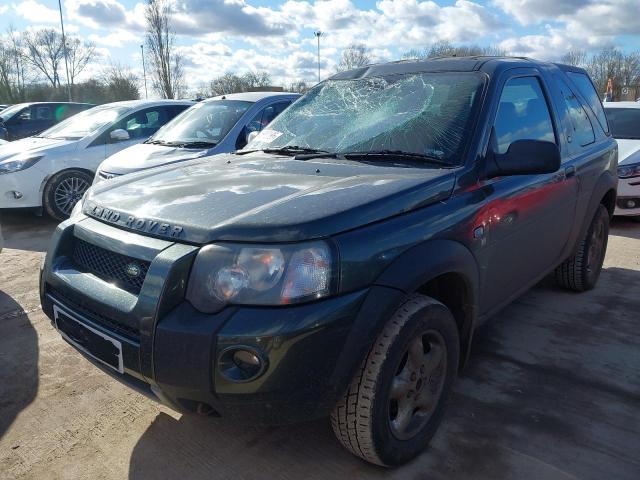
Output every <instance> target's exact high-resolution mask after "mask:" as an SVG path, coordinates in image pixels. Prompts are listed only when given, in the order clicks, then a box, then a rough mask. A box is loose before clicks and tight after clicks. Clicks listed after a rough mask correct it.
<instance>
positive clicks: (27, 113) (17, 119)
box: [11, 107, 33, 123]
mask: <svg viewBox="0 0 640 480" xmlns="http://www.w3.org/2000/svg"><path fill="white" fill-rule="evenodd" d="M32 110H33V108H32V107H26V108H24V109H22V110H20V111H19V112H18V113H16V114H15V115H14V116H13V118H12V119H11V123H27V122H30V121H31V119H32V118H33V115H32Z"/></svg>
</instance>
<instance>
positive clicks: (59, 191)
mask: <svg viewBox="0 0 640 480" xmlns="http://www.w3.org/2000/svg"><path fill="white" fill-rule="evenodd" d="M92 181H93V178H92V177H91V175H89V174H88V173H87V172H84V171H82V170H75V169H74V170H65V171H63V172H59V173H57V174H55V175H54V176H53V177H51V179H50V180H49V181H48V182H47V185H46V186H45V187H44V193H43V203H44V208H45V210H46V212H47V214H48V215H50V216H51V217H53V218H55V219H56V220H60V221H62V220H65V219H67V218H69V215H71V211H72V210H73V207H75V205H76V203H78V201H79V200H80V199H81V198H82V196H83V195H84V192H86V191H87V189H88V188H89V187H90V186H91V182H92Z"/></svg>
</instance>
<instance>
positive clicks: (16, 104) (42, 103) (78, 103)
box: [7, 100, 95, 107]
mask: <svg viewBox="0 0 640 480" xmlns="http://www.w3.org/2000/svg"><path fill="white" fill-rule="evenodd" d="M52 103H55V104H56V105H90V106H95V105H94V104H93V103H83V102H57V101H55V100H51V101H50V102H24V103H14V104H13V105H7V106H8V107H9V106H10V107H18V106H24V107H28V106H30V105H50V104H52Z"/></svg>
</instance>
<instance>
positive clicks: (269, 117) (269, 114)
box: [262, 101, 291, 128]
mask: <svg viewBox="0 0 640 480" xmlns="http://www.w3.org/2000/svg"><path fill="white" fill-rule="evenodd" d="M289 105H291V102H289V101H287V102H278V103H274V104H273V105H269V106H268V107H267V108H265V109H264V117H263V118H262V123H263V128H264V127H266V126H267V125H269V124H270V123H271V122H272V121H273V120H274V119H275V118H276V117H277V116H278V115H280V114H281V113H282V112H283V111H284V109H285V108H287V107H288V106H289Z"/></svg>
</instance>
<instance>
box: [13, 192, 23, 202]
mask: <svg viewBox="0 0 640 480" xmlns="http://www.w3.org/2000/svg"><path fill="white" fill-rule="evenodd" d="M13 198H15V199H16V200H20V199H21V198H22V192H18V191H16V190H14V191H13Z"/></svg>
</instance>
